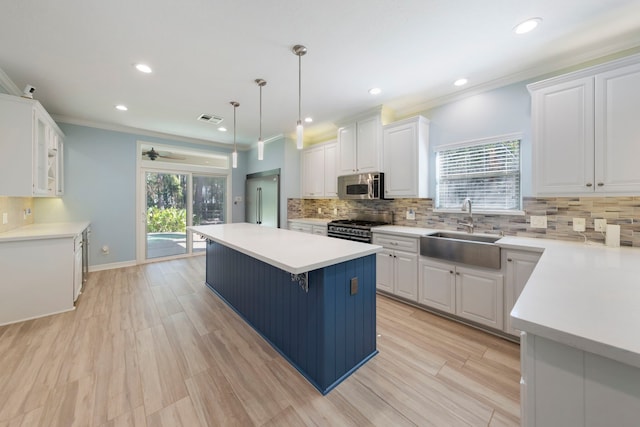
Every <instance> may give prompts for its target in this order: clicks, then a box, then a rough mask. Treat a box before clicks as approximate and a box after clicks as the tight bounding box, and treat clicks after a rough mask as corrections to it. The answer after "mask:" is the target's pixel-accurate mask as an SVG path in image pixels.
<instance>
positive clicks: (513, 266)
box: [502, 250, 542, 336]
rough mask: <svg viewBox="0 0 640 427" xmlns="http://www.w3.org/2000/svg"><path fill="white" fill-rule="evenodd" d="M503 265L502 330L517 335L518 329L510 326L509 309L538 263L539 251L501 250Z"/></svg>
mask: <svg viewBox="0 0 640 427" xmlns="http://www.w3.org/2000/svg"><path fill="white" fill-rule="evenodd" d="M502 254H503V261H506V262H503V265H506V267H505V274H506V277H505V281H506V283H505V290H504V291H505V292H504V318H505V321H504V331H505V332H506V333H508V334H511V335H515V336H518V335H519V334H520V331H518V330H517V329H515V328H514V327H513V326H511V315H510V313H511V310H513V306H514V305H515V304H516V301H517V300H518V297H519V296H520V294H521V293H522V290H523V289H524V285H526V283H527V281H528V280H529V276H531V273H533V270H534V269H535V268H536V265H537V264H538V260H539V259H540V255H542V254H541V253H539V252H528V251H517V250H503V251H502Z"/></svg>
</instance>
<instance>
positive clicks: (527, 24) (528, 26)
mask: <svg viewBox="0 0 640 427" xmlns="http://www.w3.org/2000/svg"><path fill="white" fill-rule="evenodd" d="M541 23H542V18H531V19H527V20H526V21H524V22H522V23H520V24H518V25H516V26H515V27H514V28H513V32H514V33H516V34H525V33H528V32H529V31H533V30H534V29H536V28H537V27H538V25H540V24H541Z"/></svg>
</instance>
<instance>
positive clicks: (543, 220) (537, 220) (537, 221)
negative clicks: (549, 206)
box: [530, 215, 547, 228]
mask: <svg viewBox="0 0 640 427" xmlns="http://www.w3.org/2000/svg"><path fill="white" fill-rule="evenodd" d="M530 222H531V228H547V216H546V215H539V216H538V215H531V221H530Z"/></svg>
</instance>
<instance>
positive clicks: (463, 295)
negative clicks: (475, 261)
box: [456, 267, 504, 329]
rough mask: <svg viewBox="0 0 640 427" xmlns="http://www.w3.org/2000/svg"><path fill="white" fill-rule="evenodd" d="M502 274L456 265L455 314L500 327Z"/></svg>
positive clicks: (502, 289) (501, 319) (502, 309)
mask: <svg viewBox="0 0 640 427" xmlns="http://www.w3.org/2000/svg"><path fill="white" fill-rule="evenodd" d="M503 292H504V280H503V276H502V274H497V273H490V272H487V271H480V270H476V269H473V268H467V267H456V314H457V315H458V316H460V317H464V318H465V319H469V320H472V321H474V322H476V323H480V324H483V325H487V326H490V327H492V328H494V329H502V325H503V316H502V314H503V311H504V301H503Z"/></svg>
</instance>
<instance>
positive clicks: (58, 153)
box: [0, 94, 63, 197]
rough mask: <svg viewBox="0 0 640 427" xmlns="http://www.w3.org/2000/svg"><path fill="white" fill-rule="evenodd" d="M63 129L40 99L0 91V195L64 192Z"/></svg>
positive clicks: (35, 194) (49, 194)
mask: <svg viewBox="0 0 640 427" xmlns="http://www.w3.org/2000/svg"><path fill="white" fill-rule="evenodd" d="M62 148H63V133H62V131H61V130H60V129H59V128H58V126H57V125H56V124H55V122H54V121H53V119H51V117H50V116H49V114H47V112H46V111H45V110H44V108H42V105H40V103H39V102H38V101H34V100H30V99H24V98H20V97H17V96H11V95H4V94H0V150H1V152H2V155H0V196H14V197H31V196H57V195H61V194H62V192H63V186H62V182H63V181H62V179H63V163H62Z"/></svg>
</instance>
